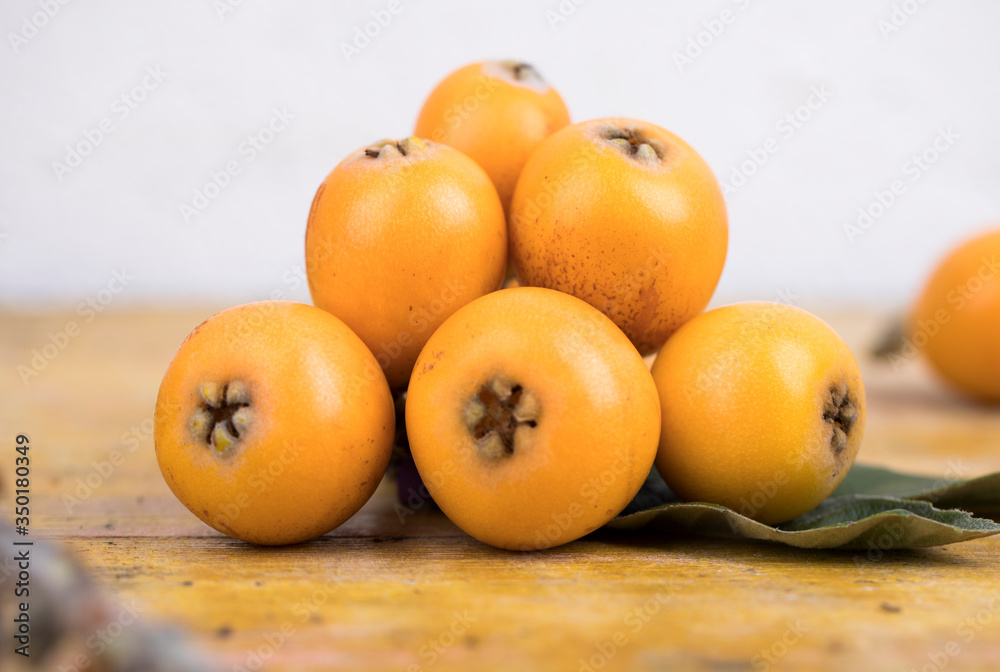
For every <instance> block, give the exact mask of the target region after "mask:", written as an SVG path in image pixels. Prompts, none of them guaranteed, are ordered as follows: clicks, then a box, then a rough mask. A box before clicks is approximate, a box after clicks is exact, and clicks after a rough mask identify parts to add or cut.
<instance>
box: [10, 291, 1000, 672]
mask: <svg viewBox="0 0 1000 672" xmlns="http://www.w3.org/2000/svg"><path fill="white" fill-rule="evenodd" d="M212 312H214V311H212V310H210V309H204V310H185V311H174V312H140V311H133V312H109V313H105V314H101V315H99V316H98V317H97V318H96V319H95V320H93V322H91V323H89V324H85V325H82V326H81V331H80V334H79V335H78V336H75V337H73V338H71V340H70V342H69V343H68V344H67V345H66V347H65V349H63V350H61V351H60V352H59V354H58V355H57V356H56V357H55V358H54V359H53V360H52V361H51V362H49V363H48V364H47V366H46V367H45V368H44V370H41V371H39V373H38V375H37V376H32V377H31V378H30V379H29V380H28V381H27V384H25V383H24V382H23V381H22V380H21V377H20V376H19V375H18V369H17V367H18V366H19V365H25V366H29V367H30V366H31V358H32V350H33V349H35V350H37V349H40V348H42V347H43V346H44V345H45V344H46V343H47V342H48V341H49V334H50V333H54V332H57V331H58V330H61V329H63V328H64V325H65V323H66V322H67V321H69V320H76V321H79V318H78V317H76V316H74V315H72V314H66V315H55V314H44V315H24V314H9V313H8V314H0V323H2V324H3V326H4V329H3V332H4V339H3V342H2V343H0V361H2V363H3V371H4V372H5V375H4V376H2V377H0V392H2V398H3V405H2V409H0V426H2V428H3V434H2V435H3V437H4V441H7V442H12V440H13V437H14V436H15V435H16V434H18V433H26V434H28V435H30V437H31V442H32V457H33V474H34V479H33V490H34V502H35V504H34V511H33V514H34V515H33V520H32V525H33V531H34V533H35V534H38V535H42V534H44V535H45V536H48V537H51V538H56V539H58V540H59V541H60V542H61V543H64V544H66V545H68V546H69V547H70V548H71V549H73V551H74V552H75V553H76V554H77V555H78V557H79V558H80V559H81V560H82V561H83V563H84V564H85V565H86V566H87V567H88V568H89V570H90V572H91V573H92V575H93V577H94V579H95V580H96V581H97V582H98V584H99V585H100V586H102V587H103V588H104V589H105V590H106V591H107V592H108V594H109V595H111V596H112V599H114V600H133V599H134V600H136V601H137V604H140V605H141V606H142V608H143V612H142V619H143V622H144V623H149V624H154V623H155V624H173V625H177V626H180V627H182V628H183V629H184V630H185V631H187V632H188V633H189V636H190V637H191V638H192V639H193V640H194V641H195V642H196V643H197V645H198V646H200V647H203V648H204V649H206V650H207V651H209V652H210V653H211V654H212V655H213V656H215V657H216V658H217V659H218V661H219V664H220V669H226V670H228V669H233V666H244V667H246V669H252V668H251V667H247V665H248V664H249V663H256V660H255V658H254V656H263V658H265V659H266V660H264V667H263V669H266V670H296V671H311V670H330V669H347V670H393V669H395V670H407V669H413V670H418V669H419V670H430V669H433V670H451V669H463V670H464V669H470V668H475V669H497V670H511V669H517V668H521V669H526V670H533V669H562V670H587V669H594V670H597V669H602V670H679V669H690V670H714V671H718V670H764V669H783V670H784V669H788V670H812V669H844V670H906V671H908V670H911V669H917V670H922V669H924V668H925V666H930V667H926V669H934V670H937V669H942V668H944V667H947V668H948V669H961V670H997V669H1000V562H998V553H1000V539H997V538H991V539H984V540H980V541H975V542H969V543H965V544H959V545H955V546H949V547H943V548H935V549H928V550H923V551H905V552H895V553H883V552H881V551H879V550H878V549H873V550H872V551H871V552H869V553H864V552H861V553H858V552H805V551H799V550H794V549H789V548H784V547H779V546H772V545H767V544H756V543H738V542H730V541H719V540H705V539H694V538H656V539H651V538H642V537H636V536H624V535H614V534H611V533H606V532H602V533H598V534H596V535H592V536H591V537H588V538H586V539H584V540H581V541H578V542H575V543H573V544H569V545H567V546H564V547H561V548H557V549H553V550H551V551H547V552H541V553H533V554H515V553H507V552H503V551H498V550H495V549H492V548H489V547H487V546H484V545H483V544H480V543H478V542H475V541H474V540H471V539H470V538H468V537H466V536H465V535H464V534H462V533H461V532H460V531H459V530H457V528H455V527H454V526H453V525H452V524H451V523H450V522H448V521H447V520H446V519H445V518H443V517H442V516H441V515H440V514H439V513H436V512H433V511H426V510H421V511H418V512H416V514H415V515H413V516H407V517H405V519H403V520H401V519H400V517H399V515H398V514H397V512H396V511H395V510H394V508H393V503H394V492H393V489H392V488H391V487H389V486H388V485H386V484H383V486H382V487H381V488H380V489H379V491H378V493H376V496H375V497H374V498H373V499H372V501H370V502H369V503H368V505H366V507H365V508H364V509H363V510H362V511H361V512H360V513H359V514H358V515H357V516H355V517H354V518H353V519H352V520H351V521H349V522H348V523H347V524H345V525H344V526H342V527H341V528H340V529H338V530H336V531H334V532H333V533H331V534H330V535H327V536H326V537H324V538H322V539H319V540H316V541H314V542H310V543H307V544H302V545H298V546H294V547H290V548H281V549H263V548H256V547H251V546H248V545H246V544H242V543H240V542H236V541H233V540H230V539H228V538H226V537H223V536H221V535H219V534H217V533H216V532H214V531H213V530H211V529H209V528H208V527H206V526H205V525H203V524H202V523H201V522H200V521H198V520H197V519H196V518H194V516H192V515H191V514H189V513H188V512H187V511H186V509H184V508H183V507H182V506H181V505H180V504H179V503H178V502H177V501H176V500H175V499H174V498H173V496H172V495H171V493H170V492H169V490H168V489H167V488H166V485H165V484H164V482H163V480H162V478H161V477H160V475H159V472H158V470H157V467H156V462H155V458H154V456H153V447H152V437H151V426H152V425H151V416H152V410H153V404H154V401H155V397H156V390H157V387H158V384H159V380H160V377H161V376H162V374H163V371H164V370H165V368H166V366H167V364H168V362H169V361H170V358H171V357H172V355H173V352H174V351H175V350H176V348H177V346H178V345H179V344H180V342H181V340H182V339H183V338H184V336H185V335H186V334H187V333H188V331H190V330H191V328H193V327H194V326H195V325H196V324H197V323H198V322H200V321H201V320H202V319H204V318H205V317H207V316H208V315H210V314H211V313H212ZM816 312H818V313H819V314H820V315H822V316H823V317H824V318H826V319H827V320H828V321H829V322H831V324H833V325H834V326H835V327H836V328H837V329H838V330H839V331H840V332H841V333H842V334H843V335H844V336H845V338H846V339H847V340H848V342H849V343H850V344H851V345H852V347H854V349H855V352H856V354H858V356H859V359H860V360H861V363H862V368H863V371H864V373H865V380H866V384H867V388H868V395H869V426H868V430H867V434H866V440H865V444H864V446H863V448H862V451H861V460H863V461H865V462H868V463H872V464H879V465H883V466H888V467H892V468H896V469H902V470H907V471H913V472H917V473H925V474H930V475H943V474H948V475H949V476H950V477H963V478H964V477H971V476H975V475H978V474H982V473H986V472H989V471H997V470H1000V413H998V412H997V411H996V410H995V409H988V408H983V407H979V406H975V405H972V404H968V403H967V402H965V401H964V400H962V399H960V398H959V397H957V396H955V395H953V394H952V393H950V392H949V391H947V390H945V389H943V388H942V387H941V386H940V385H939V384H938V383H937V381H936V380H934V379H933V377H932V376H930V375H929V373H928V372H927V370H926V368H925V367H924V365H923V364H922V363H920V362H919V361H915V362H910V363H908V364H907V365H906V366H904V367H902V368H901V369H899V370H893V369H892V368H890V367H887V366H886V365H883V364H879V363H876V362H873V361H871V360H870V359H869V358H867V357H866V356H865V353H866V349H867V347H868V346H869V345H870V344H871V343H874V342H875V341H876V340H877V336H878V332H879V330H880V329H881V328H882V327H883V326H884V323H885V321H886V318H885V317H884V316H879V315H874V314H869V313H860V312H857V311H832V310H817V311H816ZM10 452H11V451H5V452H4V454H7V455H9V454H10ZM112 462H114V464H112ZM11 464H12V460H11V461H10V462H9V463H8V462H0V474H2V485H3V502H4V507H5V508H4V510H5V511H7V512H9V511H10V504H11V501H10V500H11V497H10V494H11V489H12V480H11V473H10V466H11ZM949 643H952V644H951V645H949ZM946 647H947V648H946ZM248 652H250V653H248ZM949 652H957V653H955V654H954V655H952V653H949ZM5 669H6V667H5Z"/></svg>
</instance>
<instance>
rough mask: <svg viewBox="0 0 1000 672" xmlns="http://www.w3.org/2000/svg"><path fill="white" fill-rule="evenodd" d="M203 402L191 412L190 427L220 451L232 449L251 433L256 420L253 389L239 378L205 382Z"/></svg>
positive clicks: (224, 452)
mask: <svg viewBox="0 0 1000 672" xmlns="http://www.w3.org/2000/svg"><path fill="white" fill-rule="evenodd" d="M198 396H199V398H200V399H201V404H200V405H199V406H198V408H197V409H196V410H195V412H194V413H193V414H192V416H191V420H190V422H189V424H188V429H189V430H190V431H191V433H192V434H193V435H194V436H195V438H196V439H197V440H198V441H199V442H202V443H204V444H205V445H207V446H208V447H209V448H211V449H212V451H213V452H214V453H215V454H216V455H224V454H227V453H229V452H230V451H231V450H232V449H235V447H236V446H237V445H238V444H239V442H240V440H241V439H242V438H243V437H244V436H245V435H246V434H247V431H248V430H249V429H250V424H251V421H252V420H253V410H252V409H251V404H250V392H249V390H248V389H247V386H246V384H245V383H243V382H242V381H239V380H234V381H230V382H227V383H224V384H222V385H220V384H219V383H216V382H207V383H202V385H201V387H200V388H199V389H198Z"/></svg>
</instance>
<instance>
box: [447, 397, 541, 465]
mask: <svg viewBox="0 0 1000 672" xmlns="http://www.w3.org/2000/svg"><path fill="white" fill-rule="evenodd" d="M540 412H541V407H540V406H539V404H538V399H537V398H536V397H535V395H534V394H532V393H531V391H530V390H526V389H525V388H524V387H522V386H521V385H518V384H515V383H511V382H509V381H507V380H505V379H502V378H494V379H492V380H491V381H489V382H488V383H486V384H485V385H483V386H482V387H481V388H480V389H479V392H477V393H476V395H475V396H474V397H473V398H472V399H470V400H469V403H468V405H467V406H466V408H465V424H466V427H468V429H469V432H470V433H471V434H472V438H473V439H474V440H475V442H476V447H477V448H478V449H479V452H480V453H481V454H482V455H483V456H485V457H487V458H489V459H500V458H503V457H509V456H511V455H513V454H514V452H515V451H516V450H517V447H518V443H519V442H518V435H519V433H523V431H525V429H533V428H535V427H536V426H537V425H538V417H539V415H540Z"/></svg>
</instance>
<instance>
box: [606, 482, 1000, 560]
mask: <svg viewBox="0 0 1000 672" xmlns="http://www.w3.org/2000/svg"><path fill="white" fill-rule="evenodd" d="M959 508H962V509H970V510H973V511H976V512H979V513H981V515H991V514H990V512H993V513H994V514H995V513H997V512H1000V473H998V474H991V475H988V476H983V477H980V478H975V479H972V480H969V481H956V480H949V479H940V478H938V479H936V478H928V477H925V476H914V475H909V474H901V473H898V472H894V471H890V470H887V469H882V468H879V467H867V466H864V465H855V466H854V468H852V469H851V471H850V473H849V474H848V475H847V477H845V479H844V481H843V482H842V483H841V485H840V487H839V488H838V489H837V491H836V492H834V493H833V495H831V497H830V498H829V499H827V500H826V501H825V502H823V503H822V504H820V505H819V506H818V507H816V508H815V509H813V510H812V511H810V512H808V513H806V514H805V515H803V516H800V517H799V518H796V519H795V520H792V521H789V522H787V523H784V524H783V525H780V526H778V527H772V526H770V525H764V524H763V523H758V522H756V521H754V520H751V519H750V518H747V517H745V516H742V515H740V514H738V513H736V512H735V511H733V510H731V509H728V508H726V507H724V506H719V505H716V504H706V503H698V502H690V503H682V502H678V501H677V499H676V497H675V496H674V494H673V493H672V492H670V490H669V488H667V487H666V485H665V484H664V483H663V481H662V479H660V478H659V476H658V475H657V474H656V473H655V469H654V470H653V472H651V473H650V476H649V478H648V479H647V482H646V484H645V485H644V486H643V489H642V491H640V494H639V495H637V496H636V498H635V500H633V502H632V503H631V504H630V505H629V506H628V507H627V508H626V510H625V511H624V512H623V514H622V515H621V516H619V517H618V518H616V519H615V520H613V521H611V522H610V523H609V524H608V525H607V527H608V528H609V529H613V530H629V531H638V530H643V531H650V532H666V533H672V534H693V535H698V536H712V537H728V538H746V539H756V540H762V541H772V542H777V543H783V544H787V545H789V546H796V547H798V548H839V549H861V550H866V551H867V554H868V555H869V556H871V555H872V554H878V555H879V556H880V554H881V553H882V552H884V551H887V550H890V549H896V548H925V547H929V546H940V545H944V544H951V543H955V542H958V541H968V540H970V539H979V538H981V537H986V536H990V535H993V534H997V533H1000V524H998V523H997V522H994V521H993V520H988V519H986V518H977V517H974V516H973V515H971V514H969V513H967V512H966V511H961V510H957V509H959Z"/></svg>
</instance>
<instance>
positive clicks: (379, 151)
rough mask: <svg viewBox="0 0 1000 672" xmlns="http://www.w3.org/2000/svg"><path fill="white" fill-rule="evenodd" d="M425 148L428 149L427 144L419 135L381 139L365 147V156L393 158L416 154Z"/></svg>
mask: <svg viewBox="0 0 1000 672" xmlns="http://www.w3.org/2000/svg"><path fill="white" fill-rule="evenodd" d="M425 149H427V145H426V144H424V141H423V140H421V139H420V138H417V137H409V138H404V139H402V140H379V141H378V142H376V143H374V144H373V145H372V146H371V147H368V148H367V149H365V156H369V157H371V158H373V159H392V158H397V157H400V156H409V155H410V154H416V153H418V152H422V151H424V150H425Z"/></svg>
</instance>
